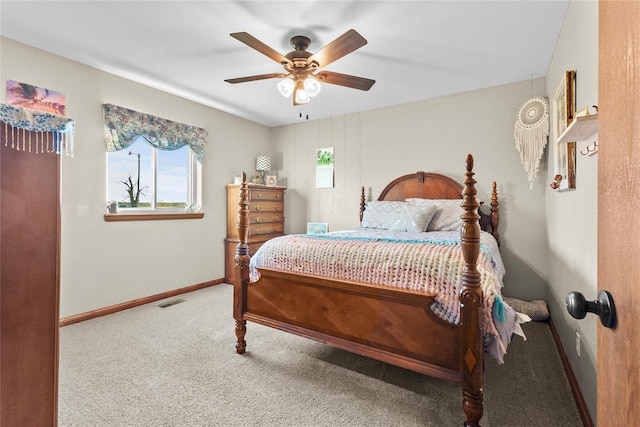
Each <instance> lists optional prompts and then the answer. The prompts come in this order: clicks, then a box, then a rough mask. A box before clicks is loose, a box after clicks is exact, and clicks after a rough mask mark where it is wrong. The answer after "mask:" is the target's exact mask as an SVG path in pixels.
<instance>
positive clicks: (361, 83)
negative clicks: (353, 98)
mask: <svg viewBox="0 0 640 427" xmlns="http://www.w3.org/2000/svg"><path fill="white" fill-rule="evenodd" d="M315 77H316V78H317V79H318V80H319V81H321V82H322V83H330V84H332V85H339V86H346V87H350V88H353V89H360V90H369V89H371V86H373V84H374V83H375V82H376V81H375V80H371V79H366V78H364V77H358V76H351V75H349V74H341V73H334V72H331V71H320V72H318V73H317V74H315Z"/></svg>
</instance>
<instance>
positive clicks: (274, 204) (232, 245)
mask: <svg viewBox="0 0 640 427" xmlns="http://www.w3.org/2000/svg"><path fill="white" fill-rule="evenodd" d="M285 190H286V188H285V187H277V186H273V187H270V186H266V185H260V184H249V235H248V240H247V243H248V245H249V255H253V254H254V253H255V252H256V251H257V250H258V248H259V247H260V246H262V244H263V243H264V242H266V241H267V240H269V239H273V238H274V237H278V236H282V235H283V234H284V191H285ZM239 195H240V185H234V184H229V185H227V238H226V239H224V257H225V262H224V281H225V282H227V283H230V284H235V283H236V282H237V280H238V279H239V278H238V277H236V269H235V265H234V261H235V256H236V247H237V246H238V242H239V238H238V209H239V207H238V198H239Z"/></svg>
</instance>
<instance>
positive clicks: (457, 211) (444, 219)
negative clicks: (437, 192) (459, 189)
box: [406, 199, 464, 231]
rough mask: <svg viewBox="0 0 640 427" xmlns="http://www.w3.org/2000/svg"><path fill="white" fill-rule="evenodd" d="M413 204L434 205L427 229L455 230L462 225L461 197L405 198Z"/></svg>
mask: <svg viewBox="0 0 640 427" xmlns="http://www.w3.org/2000/svg"><path fill="white" fill-rule="evenodd" d="M406 201H407V203H408V204H410V205H414V206H436V212H435V213H434V214H433V217H432V218H431V221H430V222H429V224H428V225H427V231H456V230H459V229H460V227H461V226H462V219H461V218H460V216H461V215H462V214H463V212H464V210H463V209H462V206H460V205H461V204H462V199H406Z"/></svg>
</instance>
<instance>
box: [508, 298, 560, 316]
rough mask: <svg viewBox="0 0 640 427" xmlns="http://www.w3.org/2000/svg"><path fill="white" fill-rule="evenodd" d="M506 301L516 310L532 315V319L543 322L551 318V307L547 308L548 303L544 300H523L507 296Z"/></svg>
mask: <svg viewBox="0 0 640 427" xmlns="http://www.w3.org/2000/svg"><path fill="white" fill-rule="evenodd" d="M504 302H506V303H507V304H508V305H509V306H511V308H513V309H514V310H515V311H517V312H519V313H523V314H526V315H527V316H529V317H531V320H535V321H540V322H541V321H545V320H547V319H548V318H549V309H548V308H547V303H546V302H544V301H543V300H539V299H537V300H533V301H523V300H521V299H517V298H508V297H505V298H504Z"/></svg>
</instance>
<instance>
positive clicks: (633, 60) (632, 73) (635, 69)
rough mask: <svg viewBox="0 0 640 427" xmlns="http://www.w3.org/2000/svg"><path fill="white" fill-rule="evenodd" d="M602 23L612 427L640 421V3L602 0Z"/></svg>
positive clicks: (602, 355)
mask: <svg viewBox="0 0 640 427" xmlns="http://www.w3.org/2000/svg"><path fill="white" fill-rule="evenodd" d="M599 19H600V34H599V39H600V40H599V70H598V71H599V83H598V88H599V94H598V98H599V99H598V100H599V107H600V109H599V114H598V118H599V125H600V130H599V141H598V145H599V152H598V181H599V184H598V290H603V289H604V290H608V291H610V292H611V294H612V296H613V299H614V301H615V305H616V309H617V311H618V322H617V327H616V328H615V329H608V328H604V327H602V325H600V324H598V425H599V426H605V427H606V426H623V425H625V426H626V425H636V424H637V423H638V422H639V420H640V394H639V393H640V2H638V1H618V0H601V1H600V11H599ZM592 297H595V295H592Z"/></svg>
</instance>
